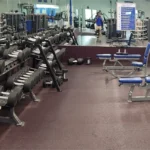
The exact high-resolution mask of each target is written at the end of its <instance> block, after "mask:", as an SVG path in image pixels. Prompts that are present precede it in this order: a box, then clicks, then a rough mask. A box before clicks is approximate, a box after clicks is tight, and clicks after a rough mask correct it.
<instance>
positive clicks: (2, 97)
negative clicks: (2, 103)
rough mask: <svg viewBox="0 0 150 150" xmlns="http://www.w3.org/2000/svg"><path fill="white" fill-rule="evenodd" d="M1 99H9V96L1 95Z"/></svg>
mask: <svg viewBox="0 0 150 150" xmlns="http://www.w3.org/2000/svg"><path fill="white" fill-rule="evenodd" d="M0 99H3V100H8V97H6V96H0Z"/></svg>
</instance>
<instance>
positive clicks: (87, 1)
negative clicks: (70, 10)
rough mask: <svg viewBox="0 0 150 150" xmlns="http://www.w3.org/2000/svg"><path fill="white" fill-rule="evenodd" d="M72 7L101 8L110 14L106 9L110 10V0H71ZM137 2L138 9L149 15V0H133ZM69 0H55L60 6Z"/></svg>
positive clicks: (113, 0)
mask: <svg viewBox="0 0 150 150" xmlns="http://www.w3.org/2000/svg"><path fill="white" fill-rule="evenodd" d="M72 1H73V6H74V8H77V9H81V8H84V9H85V8H87V6H89V7H90V9H96V10H102V12H104V13H105V14H107V15H108V17H109V16H110V15H109V13H108V11H109V10H110V0H72ZM133 1H134V2H135V3H136V4H137V9H138V10H143V11H145V14H146V16H148V17H150V0H133ZM68 2H69V0H57V2H56V3H57V4H58V5H60V7H61V6H64V5H66V4H67V3H68ZM115 2H116V0H112V3H113V9H116V5H115ZM118 2H124V0H118Z"/></svg>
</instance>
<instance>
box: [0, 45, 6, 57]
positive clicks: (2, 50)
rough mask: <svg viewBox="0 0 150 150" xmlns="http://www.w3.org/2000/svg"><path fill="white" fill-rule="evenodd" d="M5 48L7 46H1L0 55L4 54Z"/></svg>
mask: <svg viewBox="0 0 150 150" xmlns="http://www.w3.org/2000/svg"><path fill="white" fill-rule="evenodd" d="M4 50H5V47H4V46H0V56H2V55H3V53H4Z"/></svg>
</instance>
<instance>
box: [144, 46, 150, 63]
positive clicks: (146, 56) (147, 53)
mask: <svg viewBox="0 0 150 150" xmlns="http://www.w3.org/2000/svg"><path fill="white" fill-rule="evenodd" d="M149 52H150V43H148V45H147V47H146V50H145V53H144V59H143V64H147V62H148V57H149Z"/></svg>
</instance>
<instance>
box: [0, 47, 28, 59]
mask: <svg viewBox="0 0 150 150" xmlns="http://www.w3.org/2000/svg"><path fill="white" fill-rule="evenodd" d="M30 55H31V49H30V48H25V49H24V50H19V49H18V47H17V46H12V47H10V48H8V49H5V47H0V57H1V58H3V59H9V58H15V59H16V60H18V61H19V62H23V61H24V60H26V59H27V58H29V57H30Z"/></svg>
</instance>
